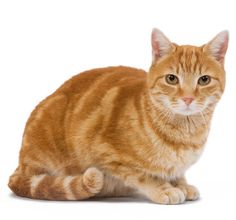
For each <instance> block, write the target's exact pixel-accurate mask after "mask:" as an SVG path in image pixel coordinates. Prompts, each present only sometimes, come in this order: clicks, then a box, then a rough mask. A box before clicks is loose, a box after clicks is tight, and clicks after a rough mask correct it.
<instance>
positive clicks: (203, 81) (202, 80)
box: [198, 75, 211, 86]
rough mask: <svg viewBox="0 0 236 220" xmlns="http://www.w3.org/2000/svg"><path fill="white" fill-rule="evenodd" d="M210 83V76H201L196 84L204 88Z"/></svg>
mask: <svg viewBox="0 0 236 220" xmlns="http://www.w3.org/2000/svg"><path fill="white" fill-rule="evenodd" d="M210 82H211V77H210V76H207V75H205V76H201V77H200V78H199V79H198V84H199V85H201V86H206V85H208V84H209V83H210Z"/></svg>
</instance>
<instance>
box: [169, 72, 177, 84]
mask: <svg viewBox="0 0 236 220" xmlns="http://www.w3.org/2000/svg"><path fill="white" fill-rule="evenodd" d="M166 82H167V83H168V84H170V85H176V84H178V83H179V79H178V77H177V76H175V75H173V74H168V75H167V76H166Z"/></svg>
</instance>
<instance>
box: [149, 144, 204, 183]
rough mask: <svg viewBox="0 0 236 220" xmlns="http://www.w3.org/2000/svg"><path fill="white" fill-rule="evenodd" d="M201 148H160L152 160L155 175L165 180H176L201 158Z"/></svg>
mask: <svg viewBox="0 0 236 220" xmlns="http://www.w3.org/2000/svg"><path fill="white" fill-rule="evenodd" d="M202 151H203V148H200V149H194V148H189V149H179V150H174V149H172V148H171V147H166V146H160V147H159V149H158V150H157V151H156V153H155V156H154V157H153V159H152V162H151V166H152V168H153V170H155V171H154V172H155V175H157V176H160V177H162V178H165V179H170V180H171V179H176V178H178V177H181V176H183V175H184V173H185V171H186V170H187V169H188V168H189V167H190V166H191V165H192V164H194V163H195V162H196V161H197V160H198V159H199V157H200V156H201V154H202Z"/></svg>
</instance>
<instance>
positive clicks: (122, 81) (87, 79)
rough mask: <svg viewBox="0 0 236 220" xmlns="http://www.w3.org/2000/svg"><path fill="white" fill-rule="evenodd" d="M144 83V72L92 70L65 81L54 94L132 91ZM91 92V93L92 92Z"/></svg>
mask: <svg viewBox="0 0 236 220" xmlns="http://www.w3.org/2000/svg"><path fill="white" fill-rule="evenodd" d="M145 83H146V72H145V71H144V70H141V69H136V68H131V67H125V66H118V67H106V68H98V69H92V70H88V71H85V72H82V73H80V74H78V75H76V76H74V77H72V78H71V79H69V80H68V81H66V82H65V83H64V84H63V85H62V86H61V87H60V88H59V89H58V90H57V91H56V92H55V93H61V92H63V93H64V94H66V95H67V96H74V95H76V96H82V95H83V94H84V93H86V92H88V91H90V94H92V93H93V94H94V95H98V93H97V92H98V90H99V93H103V92H107V91H108V90H109V89H111V88H113V87H121V88H126V89H128V90H129V89H131V90H134V89H135V87H137V86H138V87H140V86H141V85H145ZM92 91H93V92H92Z"/></svg>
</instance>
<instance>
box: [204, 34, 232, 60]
mask: <svg viewBox="0 0 236 220" xmlns="http://www.w3.org/2000/svg"><path fill="white" fill-rule="evenodd" d="M228 42H229V32H228V31H222V32H220V33H219V34H217V35H216V36H215V37H214V38H213V40H211V41H210V42H209V43H208V44H207V45H206V46H205V47H204V50H206V51H207V52H208V53H209V54H210V55H211V56H213V57H214V58H215V59H216V60H217V61H219V62H220V63H222V64H223V63H224V58H225V54H226V51H227V48H228Z"/></svg>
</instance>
